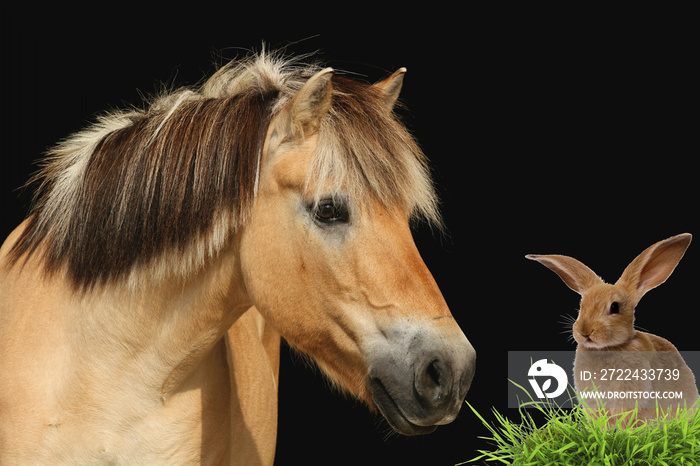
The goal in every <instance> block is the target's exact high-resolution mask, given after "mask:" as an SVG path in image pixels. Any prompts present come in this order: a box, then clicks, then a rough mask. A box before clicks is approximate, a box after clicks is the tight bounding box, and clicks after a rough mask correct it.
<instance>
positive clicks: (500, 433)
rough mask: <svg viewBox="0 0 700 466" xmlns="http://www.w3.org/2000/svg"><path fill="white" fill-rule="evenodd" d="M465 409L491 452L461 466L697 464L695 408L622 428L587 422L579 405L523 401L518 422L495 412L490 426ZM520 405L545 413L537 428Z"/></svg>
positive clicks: (698, 417)
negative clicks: (482, 431)
mask: <svg viewBox="0 0 700 466" xmlns="http://www.w3.org/2000/svg"><path fill="white" fill-rule="evenodd" d="M520 388H522V387H520ZM467 405H468V406H469V408H470V409H471V410H472V411H473V412H474V414H475V415H476V416H477V417H478V418H479V419H480V420H481V422H483V424H484V425H485V426H486V427H487V428H488V430H489V432H490V433H491V436H490V437H480V438H482V439H486V440H488V441H489V442H490V443H492V444H493V449H492V450H491V451H486V450H478V453H479V454H480V455H479V456H477V457H475V458H473V459H471V460H469V461H467V462H465V463H461V464H463V465H465V464H473V463H475V462H481V464H487V465H488V464H494V465H496V464H510V465H519V466H530V465H532V466H546V465H557V466H559V465H587V466H588V465H590V466H598V465H599V466H618V465H619V466H622V465H630V466H640V465H641V466H661V465H663V466H683V465H696V466H697V465H700V409H699V410H697V411H696V412H695V413H692V414H691V413H689V411H688V410H684V409H679V410H677V411H676V412H675V415H674V416H673V417H669V416H663V417H661V418H660V419H659V420H657V421H654V422H649V423H647V424H643V425H640V426H638V427H632V428H626V429H625V428H622V427H621V426H620V422H621V421H622V419H617V420H616V422H617V427H616V428H609V427H608V421H609V419H608V418H607V417H606V416H605V415H603V416H601V417H599V418H598V419H590V418H589V417H586V415H585V414H584V410H583V408H582V407H581V406H576V407H575V408H572V409H562V408H558V407H556V406H552V405H550V404H547V403H542V402H537V401H532V402H528V403H524V404H523V407H521V408H520V410H519V413H520V418H521V422H512V421H510V420H509V419H508V418H506V417H505V416H503V415H502V414H500V413H499V412H498V411H496V410H495V409H494V410H493V415H494V417H495V424H494V425H492V424H491V423H489V422H488V421H487V420H486V419H484V417H483V416H482V415H481V414H479V413H478V412H477V411H476V410H475V409H474V407H473V406H472V405H470V404H469V403H467ZM525 406H529V407H530V409H536V410H538V411H539V412H541V413H543V414H544V419H545V423H544V425H543V426H542V427H538V426H537V425H536V423H535V420H534V419H533V417H532V416H531V415H530V413H529V412H528V410H527V409H524V407H525ZM635 411H636V410H633V411H630V412H629V415H630V416H633V415H634V413H635Z"/></svg>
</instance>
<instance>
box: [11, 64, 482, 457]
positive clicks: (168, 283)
mask: <svg viewBox="0 0 700 466" xmlns="http://www.w3.org/2000/svg"><path fill="white" fill-rule="evenodd" d="M405 72H406V70H405V68H402V69H399V70H398V71H396V72H395V73H393V74H391V75H390V76H389V77H387V78H385V79H383V80H381V81H379V82H376V83H373V84H370V83H367V82H364V81H362V80H358V79H354V78H350V77H347V76H343V75H342V74H341V73H336V72H334V70H333V69H332V68H323V67H322V66H320V65H317V64H313V63H303V62H302V59H299V58H293V57H291V58H290V57H284V56H282V54H280V53H275V52H265V51H262V52H258V53H255V54H251V55H249V56H247V57H244V58H241V59H238V60H234V61H232V62H230V63H228V64H226V65H223V66H222V67H221V68H219V69H218V71H216V72H215V73H214V74H213V75H212V76H211V77H209V78H208V79H207V80H206V81H205V82H204V83H203V84H201V85H199V86H197V87H190V88H180V89H172V90H168V91H164V92H162V93H161V94H160V95H157V96H153V97H149V98H148V99H147V100H146V102H145V104H144V105H143V107H141V108H136V107H135V108H132V109H128V110H120V111H112V112H111V113H107V114H104V115H102V116H100V117H98V118H97V119H96V121H95V122H94V123H92V124H91V125H89V126H88V127H87V128H85V129H83V130H81V131H79V132H78V133H76V134H74V135H72V136H70V137H68V138H67V139H65V140H63V141H62V142H60V143H58V144H57V145H56V146H55V147H54V148H53V149H50V151H49V153H48V154H47V157H46V160H45V162H44V164H43V166H42V167H41V169H40V170H39V171H38V172H37V174H36V175H35V177H34V178H33V179H32V180H31V183H33V185H34V186H35V189H36V194H35V200H34V204H33V207H32V210H31V211H30V213H29V215H28V216H27V218H26V219H25V220H24V221H23V222H22V223H21V224H20V225H19V226H18V227H17V228H16V229H15V230H14V231H13V232H12V233H11V234H10V235H9V236H8V238H7V239H6V241H5V242H4V244H3V245H2V248H1V249H0V463H2V464H25V463H30V464H34V463H37V464H96V463H98V464H103V463H109V464H154V465H155V464H168V465H173V464H246V465H256V464H272V462H273V460H274V454H275V444H276V438H277V385H278V379H279V358H280V354H279V351H280V341H281V338H284V339H285V340H286V341H287V342H288V343H289V345H290V346H291V347H293V348H294V349H295V350H297V351H299V352H301V353H303V354H304V355H307V356H308V357H309V358H311V359H312V360H313V361H314V362H315V363H316V364H317V365H318V366H319V367H320V369H321V371H322V372H323V373H324V374H325V375H326V376H327V377H328V379H329V380H330V381H331V382H332V384H333V385H334V386H336V387H337V388H338V389H339V390H341V391H343V392H346V393H348V394H350V395H352V396H353V397H355V398H357V399H359V400H361V401H362V402H364V404H366V405H367V407H368V408H369V409H370V410H371V411H373V412H375V413H377V414H381V415H382V416H383V418H384V419H386V421H387V422H388V424H389V425H390V426H391V427H392V428H393V429H394V430H395V431H396V432H398V433H399V434H403V435H419V434H427V433H430V432H433V431H434V430H435V429H436V428H437V427H438V426H440V425H443V424H447V423H450V422H452V421H453V420H454V419H455V417H456V416H457V414H458V412H459V410H460V407H461V405H462V404H463V400H464V398H465V396H466V393H467V391H468V388H469V386H470V384H471V381H472V378H473V375H474V370H475V360H476V359H475V358H476V353H475V351H474V349H473V347H472V345H471V344H470V343H469V341H468V339H467V338H466V336H465V335H464V333H463V332H462V330H461V328H460V326H459V325H458V324H457V322H456V321H455V319H454V317H453V316H452V314H451V313H450V310H449V308H448V306H447V304H446V302H445V299H444V298H443V296H442V294H441V291H440V289H439V288H438V285H437V284H436V282H435V280H434V278H433V276H432V275H431V273H430V272H429V270H428V268H427V267H426V265H425V263H424V262H423V260H422V258H421V256H420V254H419V252H418V250H417V247H416V245H415V243H414V241H413V238H412V233H411V226H412V224H413V223H414V222H416V221H423V222H427V223H429V224H430V225H432V226H433V227H434V228H441V227H442V220H441V217H440V213H439V206H438V199H437V196H436V193H435V189H434V185H433V182H432V180H431V175H430V168H429V165H428V161H427V158H426V157H425V155H424V154H423V152H422V151H421V149H420V148H419V146H418V144H417V142H416V141H415V139H414V138H413V137H412V136H411V135H410V134H409V132H408V130H407V129H406V127H405V125H404V124H403V123H402V122H401V119H400V118H399V116H397V112H396V111H395V107H396V105H397V99H398V96H399V92H400V90H401V87H402V83H403V77H404V74H405Z"/></svg>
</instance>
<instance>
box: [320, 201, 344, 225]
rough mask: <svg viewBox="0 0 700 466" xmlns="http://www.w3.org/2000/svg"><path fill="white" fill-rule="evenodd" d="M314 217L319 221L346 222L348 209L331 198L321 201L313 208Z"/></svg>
mask: <svg viewBox="0 0 700 466" xmlns="http://www.w3.org/2000/svg"><path fill="white" fill-rule="evenodd" d="M314 217H316V220H318V221H319V222H321V223H333V222H347V221H348V211H347V209H346V208H345V206H343V205H342V204H337V203H335V202H334V201H332V200H326V201H321V202H320V203H319V204H318V205H317V206H316V208H315V210H314Z"/></svg>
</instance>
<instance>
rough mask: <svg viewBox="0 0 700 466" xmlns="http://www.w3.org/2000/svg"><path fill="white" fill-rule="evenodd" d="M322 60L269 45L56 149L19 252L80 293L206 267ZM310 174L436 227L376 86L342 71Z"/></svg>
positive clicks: (247, 203) (421, 171) (246, 203)
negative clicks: (279, 52) (143, 275)
mask: <svg viewBox="0 0 700 466" xmlns="http://www.w3.org/2000/svg"><path fill="white" fill-rule="evenodd" d="M319 69H320V68H319V67H316V66H314V65H301V64H299V63H298V62H297V61H295V60H289V59H283V58H280V57H278V56H275V55H274V54H269V53H261V54H258V55H255V56H252V57H249V58H246V59H244V60H241V61H237V62H232V63H230V64H228V65H226V66H224V67H223V68H221V69H220V70H219V71H217V72H216V73H215V74H214V75H213V76H212V77H211V78H209V79H208V80H207V81H206V82H205V83H204V85H202V86H201V87H200V88H198V89H179V90H175V91H172V92H169V93H168V94H166V95H163V96H160V97H157V98H155V99H153V100H152V101H151V102H150V103H149V104H148V105H146V106H145V108H144V109H141V110H129V111H123V112H116V113H111V114H108V115H105V116H103V117H101V118H100V119H99V120H98V121H97V122H96V123H95V124H94V125H92V126H90V127H88V128H87V129H85V130H83V131H81V132H79V133H77V134H75V135H73V136H71V137H69V138H68V139H66V140H65V141H63V142H61V143H60V144H58V145H57V146H56V147H55V148H54V149H52V150H51V151H50V152H49V154H48V157H47V159H46V161H45V163H44V165H43V168H42V169H41V170H40V172H39V173H38V174H37V176H36V177H35V179H34V181H35V182H36V183H37V184H38V188H37V192H36V199H35V205H34V208H33V211H32V213H31V215H30V218H29V220H28V222H27V226H26V229H25V230H24V231H23V233H22V234H21V236H20V238H19V240H18V241H17V242H16V244H15V246H14V248H13V250H12V258H13V260H14V261H15V262H16V261H20V260H22V258H27V257H29V256H31V255H33V254H40V255H41V256H42V259H43V260H44V263H45V268H46V270H47V271H48V272H54V271H57V270H64V269H65V271H66V272H67V273H68V275H69V277H70V278H71V279H72V280H73V281H74V283H75V284H76V286H78V287H91V286H93V285H95V284H98V283H103V282H107V281H111V280H118V279H122V278H128V277H129V276H131V275H133V272H135V271H137V270H147V271H149V272H150V273H151V274H155V275H163V276H164V275H167V274H170V273H187V272H188V271H190V270H192V269H193V268H196V267H201V266H202V265H203V264H204V263H205V262H206V260H207V259H208V258H211V257H213V256H215V255H216V254H217V253H218V251H220V250H221V248H222V247H223V246H224V245H225V244H226V242H227V240H228V239H229V238H230V236H231V234H232V233H233V232H235V231H236V230H237V229H238V228H240V227H242V226H244V225H245V222H246V218H247V217H248V216H249V214H250V210H251V206H252V204H253V202H254V200H255V196H256V190H257V183H258V176H259V174H260V173H259V168H260V161H261V157H262V149H263V143H264V140H265V137H266V133H267V129H268V126H269V123H270V121H271V119H272V118H273V117H274V116H275V115H276V114H277V112H279V111H280V109H281V108H283V107H284V105H285V104H286V103H287V102H288V101H289V100H290V99H291V97H292V96H293V95H294V94H295V93H296V91H298V90H299V89H300V88H301V86H302V85H303V84H304V83H305V82H306V80H308V78H309V77H310V76H312V75H313V74H314V73H315V72H316V71H318V70H319ZM332 85H333V102H332V106H331V110H330V112H329V114H328V115H327V117H326V118H325V120H324V121H323V122H322V123H321V126H320V128H319V137H318V147H317V150H316V154H315V157H314V161H313V162H312V165H313V166H312V169H311V171H310V173H309V176H310V177H314V178H315V179H316V180H319V181H321V183H320V184H323V185H329V184H330V185H333V186H337V187H338V189H341V188H342V189H343V190H345V191H349V192H350V193H351V194H352V195H353V196H356V197H357V199H359V200H360V201H361V199H363V198H367V197H368V196H371V197H373V198H375V199H378V200H380V201H381V202H383V203H385V204H386V205H387V206H390V207H393V208H402V209H404V210H405V211H406V212H407V214H408V215H413V216H418V217H422V218H426V219H428V220H429V221H431V222H436V223H439V214H438V212H437V202H436V198H435V193H434V190H433V187H432V183H431V181H430V178H429V174H428V169H427V166H426V161H425V158H424V156H423V154H422V152H421V151H420V149H419V147H418V146H417V144H416V143H415V141H414V139H413V138H412V137H411V136H410V134H409V133H408V132H407V130H406V129H405V127H404V126H403V125H402V124H401V123H400V122H399V120H398V119H397V117H396V116H395V114H394V113H393V112H392V111H391V109H387V108H386V105H384V103H383V101H382V98H381V96H380V95H379V93H378V92H377V91H376V89H374V88H373V86H371V85H369V84H367V83H364V82H361V81H357V80H353V79H349V78H347V77H343V76H334V77H333V81H332Z"/></svg>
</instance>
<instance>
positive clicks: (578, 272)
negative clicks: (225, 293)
mask: <svg viewBox="0 0 700 466" xmlns="http://www.w3.org/2000/svg"><path fill="white" fill-rule="evenodd" d="M525 257H526V258H528V259H530V260H533V261H537V262H539V263H540V264H542V265H544V266H545V267H547V268H549V269H550V270H552V271H553V272H554V273H556V274H557V275H559V278H561V279H562V280H564V283H566V284H567V286H568V287H569V288H571V289H572V290H574V291H575V292H577V293H578V294H581V295H582V294H583V293H584V292H585V291H586V290H587V289H589V288H590V287H592V286H593V285H598V284H600V283H603V280H601V279H600V277H599V276H598V275H596V274H595V272H593V271H592V270H591V269H589V268H588V267H587V266H586V265H584V264H583V263H581V262H579V261H577V260H576V259H574V258H573V257H568V256H560V255H548V256H541V255H537V254H528V255H527V256H525Z"/></svg>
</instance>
